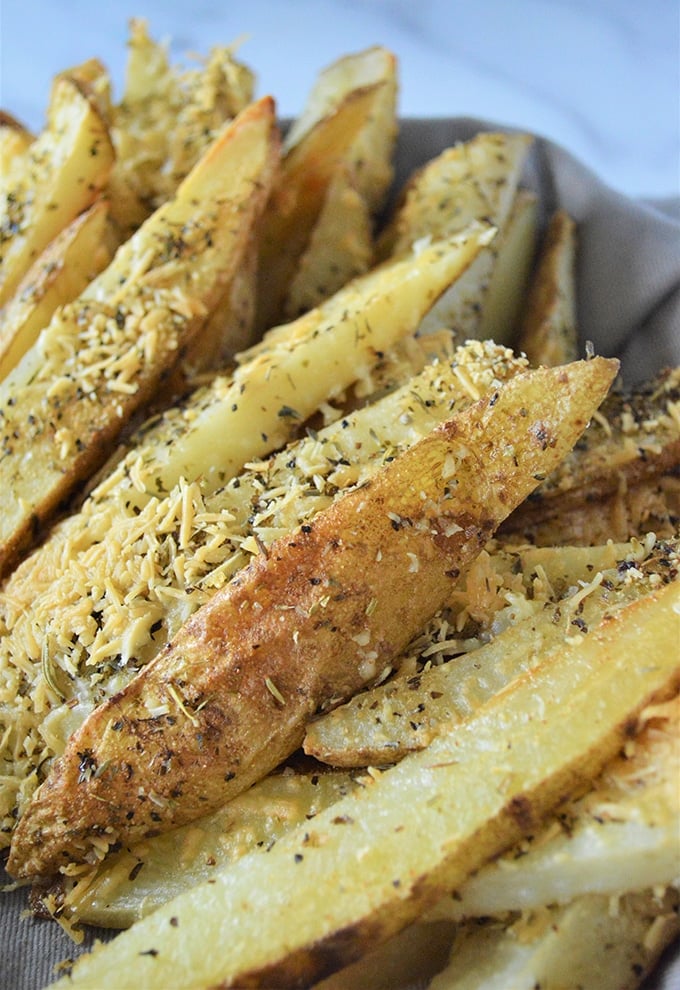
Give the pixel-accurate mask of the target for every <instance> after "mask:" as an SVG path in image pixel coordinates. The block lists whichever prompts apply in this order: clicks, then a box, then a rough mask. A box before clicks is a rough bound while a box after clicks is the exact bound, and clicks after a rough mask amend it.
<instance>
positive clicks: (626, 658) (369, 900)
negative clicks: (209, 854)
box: [57, 582, 680, 990]
mask: <svg viewBox="0 0 680 990" xmlns="http://www.w3.org/2000/svg"><path fill="white" fill-rule="evenodd" d="M679 616H680V584H678V583H677V582H675V583H673V584H671V585H669V586H667V587H666V588H664V589H663V590H662V591H660V592H658V593H654V594H652V595H650V596H648V597H646V598H645V599H642V600H641V601H640V602H636V603H634V604H633V605H631V606H630V607H629V608H628V609H626V610H625V611H624V612H622V613H619V615H618V616H617V617H616V618H615V619H614V620H612V621H611V622H610V623H607V624H606V625H605V627H603V628H602V629H601V630H597V631H595V632H593V633H592V634H591V635H590V636H588V637H586V638H585V640H583V641H582V642H581V643H579V644H578V645H577V646H573V647H569V648H567V649H565V650H564V652H563V653H562V654H561V655H557V656H554V657H553V658H551V660H550V662H547V663H546V664H544V665H542V666H541V667H539V668H538V669H537V670H536V671H535V672H533V673H532V675H530V676H527V677H524V678H521V679H520V680H519V681H518V682H515V684H513V686H512V687H511V688H509V689H508V690H507V691H506V692H504V693H503V695H502V697H500V698H498V699H496V700H494V701H493V702H491V703H489V704H488V705H486V706H484V707H483V708H482V709H481V710H480V711H479V712H478V713H477V714H476V715H475V716H473V717H472V718H471V719H469V720H468V721H467V722H466V723H465V725H464V726H462V727H461V728H460V730H458V731H456V732H452V733H450V734H448V735H446V736H442V737H439V738H438V739H437V740H435V741H434V742H433V743H432V744H431V746H430V747H428V749H427V750H425V751H423V752H422V753H418V754H413V755H411V756H409V757H407V758H406V759H405V760H403V761H402V762H401V763H400V764H398V765H397V766H396V767H394V768H393V769H391V770H389V771H386V772H385V773H383V774H382V775H381V776H380V777H379V779H377V780H376V782H375V784H374V786H373V787H371V788H368V789H366V790H365V791H362V792H361V793H357V794H355V795H353V796H351V797H349V798H345V799H343V800H342V801H341V802H338V803H336V804H334V805H333V806H332V807H331V809H329V811H328V812H321V813H320V814H319V815H318V816H317V817H316V818H315V819H314V821H313V822H311V823H306V825H305V826H304V827H303V828H302V829H298V830H296V831H295V832H293V833H291V834H290V836H288V837H284V838H282V839H281V840H280V841H279V843H277V845H276V846H275V847H274V848H273V849H272V850H271V851H270V852H269V853H267V854H249V855H247V856H245V857H244V858H243V859H241V860H240V861H239V862H238V863H236V864H234V866H233V868H232V869H230V870H228V871H225V872H223V873H221V874H220V875H219V876H218V877H216V878H215V883H214V884H208V885H202V886H199V887H197V888H194V889H193V890H192V891H190V892H189V893H187V894H186V895H182V896H181V897H179V898H176V899H175V900H174V901H173V902H171V904H170V905H167V906H166V907H163V908H160V909H159V910H158V911H157V912H155V913H154V914H153V915H151V916H150V917H149V918H147V919H144V920H143V921H142V922H140V923H139V924H138V925H136V926H134V927H133V928H132V929H130V930H129V931H128V932H126V933H124V934H123V935H121V936H119V937H118V939H116V940H115V941H114V943H113V944H111V945H108V946H104V947H102V948H100V949H98V950H97V951H96V952H94V953H92V954H91V955H89V956H84V957H82V958H81V959H80V960H79V961H78V962H77V963H76V965H75V967H74V970H73V973H72V975H71V977H70V979H67V980H62V981H60V982H59V983H58V984H57V986H60V987H66V986H83V987H85V986H94V985H96V986H98V987H100V988H101V990H104V988H106V987H108V986H113V983H112V980H115V981H116V983H115V985H116V987H117V990H124V988H125V987H126V986H127V987H136V986H139V985H140V983H141V984H143V985H144V986H146V987H148V988H149V990H153V988H154V987H159V988H160V987H162V986H164V985H167V983H168V980H171V981H172V985H173V986H175V987H177V988H180V987H183V986H197V985H203V986H212V985H215V984H217V983H220V985H223V986H225V987H227V986H244V985H246V986H267V985H271V984H272V983H275V982H280V983H283V984H284V985H285V984H286V981H288V983H289V984H293V983H294V981H295V980H301V981H304V980H307V981H309V982H311V980H313V979H315V978H318V977H320V976H321V975H323V974H324V972H327V971H329V969H331V968H332V967H337V966H338V965H342V964H344V963H347V962H350V961H351V959H352V958H353V957H354V955H355V953H357V952H358V951H360V949H361V948H364V947H365V948H368V947H369V945H371V944H375V942H376V941H377V940H380V939H384V938H387V937H388V936H389V935H390V934H393V933H394V932H396V931H397V930H398V929H399V928H401V927H404V926H405V925H406V924H408V923H409V922H410V921H411V920H413V919H414V918H415V917H416V916H417V915H418V914H419V913H420V912H421V911H422V910H423V908H425V907H427V906H428V905H429V904H431V903H432V902H433V901H434V900H435V899H436V898H437V896H439V895H441V894H442V893H444V892H445V890H446V889H447V888H448V889H451V888H454V887H456V886H457V885H459V884H460V883H461V882H462V880H463V879H464V878H465V877H466V876H469V875H470V873H472V872H473V871H474V870H475V869H476V867H477V866H479V865H481V864H482V863H483V862H484V861H486V860H487V859H489V858H490V857H491V856H493V855H494V854H495V853H498V852H500V851H501V850H502V849H503V848H505V847H506V846H508V845H509V844H511V842H512V841H514V840H515V839H516V838H517V837H518V836H519V835H521V834H522V833H526V832H528V831H530V830H531V829H533V828H534V827H535V826H536V824H537V822H538V821H539V820H540V818H541V817H542V816H543V815H544V814H545V813H546V811H547V810H549V808H550V806H551V805H554V804H555V803H556V802H557V800H559V798H560V797H562V796H564V795H565V794H567V793H569V792H573V791H574V790H576V789H578V788H579V787H581V786H582V785H583V784H584V783H585V782H587V781H589V780H592V779H593V777H594V776H595V775H596V774H597V773H598V772H599V771H600V770H601V769H602V767H603V765H604V764H605V763H606V761H607V760H608V759H610V758H611V757H612V756H613V755H614V753H615V752H616V751H617V749H618V747H619V746H620V745H621V743H622V741H623V740H624V739H625V737H626V735H627V733H628V732H629V730H630V727H631V724H633V723H634V721H635V718H636V716H637V715H638V714H639V713H640V711H641V710H642V709H643V708H644V707H645V706H646V705H647V704H649V703H650V702H651V701H652V700H653V699H654V698H656V697H658V696H660V695H663V694H667V693H669V692H672V691H673V690H674V689H677V687H678V684H679V682H680V659H679V658H678V657H677V650H676V646H677V632H678V622H679ZM640 656H644V663H640V662H639V659H638V658H639V657H640ZM472 794H474V800H471V799H470V795H472ZM425 796H426V798H425ZM322 878H323V882H322ZM328 889H332V890H333V891H334V897H333V898H332V899H330V900H329V898H328V897H327V896H326V893H325V892H326V891H327V890H328ZM171 917H172V918H175V919H176V920H175V922H174V923H173V926H172V927H171V926H170V925H169V919H170V918H171ZM286 919H290V924H288V923H287V920H286ZM208 925H210V929H209V930H210V934H211V937H212V938H213V939H214V940H215V941H216V942H217V941H219V943H220V944H221V945H223V946H224V947H225V952H224V954H220V955H219V956H218V955H217V954H211V955H210V956H208V955H207V954H206V953H205V952H204V950H203V945H204V944H205V942H204V939H205V937H206V933H207V931H208V927H207V926H208ZM112 974H115V975H112Z"/></svg>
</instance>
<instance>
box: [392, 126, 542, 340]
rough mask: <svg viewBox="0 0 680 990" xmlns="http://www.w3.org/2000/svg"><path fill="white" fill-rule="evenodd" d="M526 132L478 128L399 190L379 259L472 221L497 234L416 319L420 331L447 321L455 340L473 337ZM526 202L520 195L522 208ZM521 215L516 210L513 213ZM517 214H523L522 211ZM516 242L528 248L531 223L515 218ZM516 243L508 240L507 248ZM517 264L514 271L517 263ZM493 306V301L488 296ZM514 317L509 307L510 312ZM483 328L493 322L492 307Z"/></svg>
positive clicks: (506, 326)
mask: <svg viewBox="0 0 680 990" xmlns="http://www.w3.org/2000/svg"><path fill="white" fill-rule="evenodd" d="M531 143H532V142H531V138H530V137H529V136H528V135H526V134H502V133H493V132H490V133H482V134H479V135H477V136H476V137H475V138H473V139H472V140H470V141H465V142H461V143H460V144H457V145H455V146H454V147H452V148H448V149H446V150H445V151H444V152H442V153H441V154H440V155H438V156H437V157H436V158H434V159H432V161H430V162H428V163H427V164H426V165H425V166H424V167H423V168H421V169H420V170H419V171H418V172H416V173H415V174H414V175H413V176H412V177H411V178H410V180H409V181H408V183H407V184H406V186H405V188H404V189H403V190H402V192H401V196H400V200H399V202H398V204H397V207H396V209H395V210H394V212H393V215H392V217H391V219H390V221H389V223H388V225H387V227H386V228H385V230H384V231H383V232H382V234H381V236H380V239H379V242H378V258H380V259H383V258H385V257H389V256H391V255H396V256H398V255H400V254H401V253H402V252H403V251H405V250H408V249H409V248H410V247H411V246H412V245H413V244H415V243H418V242H419V241H421V240H425V241H427V239H428V238H432V237H441V236H442V235H443V234H451V233H454V232H455V231H457V230H460V229H461V228H463V227H465V226H466V224H468V223H470V222H472V221H473V220H482V219H483V220H485V221H486V222H488V223H492V224H494V226H495V227H497V228H498V231H499V237H497V238H496V239H495V240H494V241H493V242H492V244H491V245H489V248H488V249H487V250H486V251H485V252H483V253H482V255H480V257H479V258H478V259H477V260H476V261H475V264H474V266H471V269H470V271H469V272H468V273H467V274H466V276H465V278H464V279H461V280H460V281H459V282H458V283H456V285H455V286H452V287H451V289H450V290H449V292H448V293H446V295H445V296H443V297H442V298H441V299H440V300H439V302H438V303H437V306H435V307H433V309H432V310H431V312H430V313H428V315H427V318H426V319H425V320H424V321H423V324H422V328H421V329H422V332H428V331H430V330H432V329H438V328H439V327H442V326H444V327H449V328H450V329H452V330H454V331H455V332H456V335H457V338H458V339H459V340H465V339H467V338H470V337H479V336H480V335H481V333H482V330H481V326H482V319H483V314H484V308H485V304H486V303H485V301H486V298H487V293H488V287H489V280H490V278H491V276H492V273H493V271H494V267H495V262H496V252H497V251H498V250H499V249H500V245H501V243H502V237H503V232H504V229H505V226H506V224H507V223H508V221H509V218H510V216H511V215H512V211H513V206H514V203H515V198H516V194H517V189H518V185H519V182H520V179H521V176H522V171H523V167H524V164H525V162H526V159H527V155H528V152H529V149H530V147H531ZM525 205H526V201H525V200H523V201H522V207H524V206H525ZM521 215H522V210H520V212H519V214H518V217H519V216H521ZM523 216H524V219H525V220H528V219H529V218H530V214H529V213H527V212H525V213H524V214H523ZM520 231H522V232H523V233H522V235H521V236H519V237H518V238H517V239H518V240H519V243H520V244H521V245H522V248H523V250H522V253H521V254H520V256H519V257H521V258H525V256H526V247H529V249H531V244H530V240H531V237H532V230H531V224H530V223H529V224H526V223H525V224H524V225H522V224H520V223H518V224H517V225H516V235H515V236H517V235H518V234H519V232H520ZM516 243H517V241H516V240H514V239H510V240H509V241H508V242H507V245H506V247H507V248H511V247H512V246H514V245H515V244H516ZM524 264H526V261H525V260H524V261H523V264H522V265H519V266H518V268H517V273H516V274H515V276H514V277H515V278H519V277H520V275H521V273H522V267H523V265H524ZM492 305H493V306H494V310H495V312H496V313H497V303H496V302H492ZM512 319H514V314H513V315H512ZM488 320H489V324H490V327H491V326H492V327H493V329H494V331H496V330H497V329H498V326H499V324H498V322H496V321H495V320H494V314H493V312H492V313H491V314H489V316H488ZM500 325H501V326H502V330H503V333H504V340H505V341H507V340H509V339H510V335H511V332H512V325H511V319H508V320H507V321H504V322H503V323H502V324H500Z"/></svg>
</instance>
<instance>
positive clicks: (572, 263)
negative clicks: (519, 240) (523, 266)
mask: <svg viewBox="0 0 680 990" xmlns="http://www.w3.org/2000/svg"><path fill="white" fill-rule="evenodd" d="M575 267H576V224H575V223H574V221H573V220H572V218H571V217H570V216H569V215H568V214H567V213H566V212H565V211H564V210H558V211H557V212H556V213H554V214H553V216H552V217H551V218H550V221H549V223H548V228H547V230H546V232H545V235H544V238H543V243H542V244H541V248H540V257H539V259H538V264H537V267H536V271H535V272H534V275H533V278H532V282H531V286H530V288H529V292H528V294H527V297H526V301H525V304H524V312H523V313H522V315H521V325H520V328H519V333H518V338H517V347H518V348H519V349H520V350H521V351H523V352H524V353H525V354H526V355H527V357H528V359H529V361H530V363H531V364H532V365H540V364H547V365H556V364H566V363H567V362H568V361H575V360H576V358H577V357H578V329H577V325H576V275H575Z"/></svg>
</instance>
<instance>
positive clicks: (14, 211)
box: [0, 75, 114, 305]
mask: <svg viewBox="0 0 680 990" xmlns="http://www.w3.org/2000/svg"><path fill="white" fill-rule="evenodd" d="M25 155H26V158H25V167H24V168H22V169H21V170H20V171H19V173H18V174H17V175H16V176H14V178H15V179H16V181H15V182H14V183H13V184H12V185H11V186H10V187H8V188H7V189H6V190H5V191H4V196H3V199H4V200H5V202H3V214H5V212H6V214H7V221H8V222H10V223H11V225H12V228H13V230H15V233H14V234H13V236H11V237H10V238H8V239H7V240H6V241H5V242H4V243H3V246H2V251H1V252H0V260H1V263H2V267H1V268H0V305H4V304H5V303H7V301H8V300H9V299H10V298H11V297H12V294H13V293H14V291H15V289H16V288H17V286H18V284H19V282H20V281H21V279H22V278H23V276H24V274H25V273H26V271H27V270H28V269H29V267H30V265H31V264H32V262H33V261H34V260H35V259H36V258H37V257H38V255H39V254H40V253H41V252H42V251H43V250H44V248H45V247H47V245H48V244H49V242H50V241H51V240H52V239H53V238H54V237H56V235H57V234H58V233H59V231H61V230H63V228H64V227H66V226H67V225H68V224H69V223H70V222H71V221H72V220H73V219H75V217H76V216H78V214H79V213H80V212H81V211H82V210H84V209H86V208H87V207H88V206H90V205H91V204H92V203H93V202H94V201H95V200H96V199H97V197H98V195H99V194H100V193H101V192H102V190H103V189H104V187H105V186H106V183H107V181H108V177H109V173H110V170H111V167H112V165H113V160H114V152H113V147H112V144H111V139H110V136H109V133H108V128H107V126H106V123H105V121H104V120H103V118H102V117H101V115H100V114H99V112H98V110H97V108H96V106H95V104H94V101H91V100H90V99H89V97H88V95H87V93H86V92H85V91H84V89H82V88H81V87H80V86H79V85H78V84H77V83H76V82H75V81H74V79H72V78H69V77H68V76H67V75H64V76H61V77H57V78H56V79H55V82H54V87H53V91H52V98H51V101H50V107H49V111H48V127H47V128H46V130H45V131H43V133H42V134H41V135H40V137H38V138H37V139H36V141H35V142H34V143H33V144H32V145H30V146H29V147H28V149H27V150H26V152H25ZM3 219H4V218H3Z"/></svg>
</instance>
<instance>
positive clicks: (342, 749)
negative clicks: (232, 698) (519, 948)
mask: <svg viewBox="0 0 680 990" xmlns="http://www.w3.org/2000/svg"><path fill="white" fill-rule="evenodd" d="M679 563H680V556H679V554H678V546H677V542H676V543H674V544H672V545H667V544H664V543H660V544H652V545H651V546H649V548H648V552H647V554H646V556H645V557H643V558H642V559H640V554H639V553H638V552H637V551H634V552H633V553H631V554H630V555H627V556H626V557H623V558H621V559H620V560H619V561H617V562H616V563H615V564H614V565H613V566H612V567H611V568H609V569H607V570H604V571H595V572H594V573H590V574H588V573H587V572H586V573H584V574H583V575H582V576H581V578H580V579H576V578H575V580H574V583H573V585H572V587H571V588H570V589H569V592H568V593H567V594H566V595H564V596H557V597H556V599H555V598H553V599H551V598H550V597H547V600H546V598H545V597H533V596H532V598H530V599H528V600H527V601H525V602H523V603H522V604H521V605H520V604H518V603H517V601H516V600H515V599H514V598H513V601H512V609H513V610H514V611H515V612H516V613H518V614H519V616H524V617H523V618H519V619H518V620H517V621H515V622H512V624H511V625H509V626H508V627H507V628H505V629H503V631H502V632H500V633H499V634H497V635H495V636H494V631H495V629H497V628H498V626H502V620H501V619H500V617H499V615H492V620H491V621H490V622H489V623H488V624H487V625H486V626H485V627H482V635H481V637H480V639H481V640H482V641H483V640H484V639H488V638H489V637H491V642H487V643H486V644H485V645H484V646H481V647H479V648H477V649H474V648H473V649H472V650H470V652H467V653H465V654H463V655H459V656H456V654H457V653H460V651H461V646H460V645H459V644H458V641H457V639H456V637H455V635H453V636H452V635H451V632H450V631H449V630H450V627H451V626H452V625H453V621H452V617H451V615H450V613H448V612H447V610H446V609H444V610H443V611H442V612H441V613H439V614H438V615H437V616H435V617H434V618H433V620H432V622H431V624H430V627H429V628H428V629H427V630H426V635H425V636H423V637H419V638H418V640H417V641H416V643H415V644H410V648H409V649H408V650H407V656H406V657H405V658H403V659H402V660H401V661H400V662H399V663H398V664H396V665H395V666H396V667H397V669H398V673H397V675H396V676H395V677H394V678H392V679H391V680H389V681H386V682H385V683H383V684H380V685H378V686H377V687H374V688H372V689H371V690H368V691H364V692H361V693H359V694H357V695H355V696H354V697H353V698H352V699H351V700H350V701H349V702H347V703H346V704H345V705H342V706H341V707H339V708H336V709H335V710H334V711H332V712H329V713H328V714H326V715H323V716H322V717H321V718H319V719H318V720H316V721H314V722H312V723H311V724H310V725H309V726H308V728H307V732H306V734H305V739H304V743H303V746H304V750H305V752H306V753H307V754H309V755H310V756H314V757H315V758H316V759H318V760H321V761H323V762H325V763H330V764H331V765H333V766H336V767H362V766H369V765H376V766H381V765H385V764H388V763H393V762H396V761H397V760H400V759H402V758H403V757H404V756H405V754H406V753H409V752H416V751H418V750H420V749H424V748H425V747H426V746H428V745H429V744H430V742H431V741H432V739H434V738H435V736H437V735H438V734H439V733H441V732H445V731H447V730H448V729H449V728H450V727H451V726H453V725H457V724H458V723H459V722H461V721H463V720H464V719H465V718H467V717H468V716H469V715H470V713H471V712H472V711H474V710H475V709H476V708H478V707H480V706H481V705H482V704H484V703H485V702H486V701H488V700H489V698H491V697H493V695H494V694H496V693H498V692H499V691H502V690H503V689H504V688H506V687H507V685H508V684H510V683H511V682H512V681H513V680H514V679H515V678H516V677H519V676H520V675H521V674H524V673H526V672H527V671H530V670H532V669H533V668H534V667H535V666H536V664H538V663H540V662H542V661H543V658H544V657H545V655H546V654H549V653H550V651H551V650H555V649H558V650H559V649H561V648H562V646H563V643H564V639H565V636H579V635H583V634H584V632H586V633H587V631H588V629H589V628H592V627H594V626H596V625H599V624H600V623H602V622H603V621H605V620H606V619H607V617H609V616H611V615H613V614H614V612H615V611H616V610H617V609H620V608H622V607H624V606H625V605H626V604H628V603H629V602H631V601H634V600H635V599H637V598H639V597H641V596H642V595H644V594H647V593H648V592H649V591H650V589H651V588H653V587H654V586H655V584H657V583H659V582H661V581H666V582H668V581H669V580H673V578H674V576H675V575H676V574H677V570H678V564H679ZM631 574H632V575H633V577H632V578H631ZM584 579H585V580H584ZM527 613H528V614H527ZM449 637H451V638H449ZM414 653H415V657H413V654H414ZM418 654H419V655H418ZM449 657H450V658H451V659H448V658H449ZM416 658H417V661H418V663H417V665H414V663H413V660H414V659H416ZM409 661H410V662H409ZM445 661H446V662H445ZM414 666H415V671H414Z"/></svg>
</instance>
